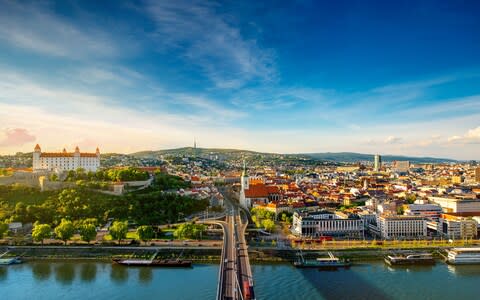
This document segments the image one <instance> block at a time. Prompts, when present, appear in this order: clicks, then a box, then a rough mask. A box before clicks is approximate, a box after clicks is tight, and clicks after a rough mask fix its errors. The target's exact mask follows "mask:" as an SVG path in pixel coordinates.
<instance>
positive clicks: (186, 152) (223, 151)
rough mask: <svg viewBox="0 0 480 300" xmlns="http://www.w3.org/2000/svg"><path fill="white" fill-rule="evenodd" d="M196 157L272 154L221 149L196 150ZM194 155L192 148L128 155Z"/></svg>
mask: <svg viewBox="0 0 480 300" xmlns="http://www.w3.org/2000/svg"><path fill="white" fill-rule="evenodd" d="M195 151H196V154H197V155H205V154H237V155H242V154H249V155H252V154H272V155H274V154H273V153H260V152H255V151H249V150H238V149H221V148H197V149H196V150H195ZM193 153H194V149H193V147H183V148H175V149H164V150H155V151H152V150H150V151H141V152H135V153H131V154H129V155H131V156H135V157H155V156H159V155H169V154H170V155H192V154H193Z"/></svg>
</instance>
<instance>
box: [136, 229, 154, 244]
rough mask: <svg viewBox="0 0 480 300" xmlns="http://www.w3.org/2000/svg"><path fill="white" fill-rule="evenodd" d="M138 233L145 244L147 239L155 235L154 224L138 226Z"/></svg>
mask: <svg viewBox="0 0 480 300" xmlns="http://www.w3.org/2000/svg"><path fill="white" fill-rule="evenodd" d="M137 234H138V237H139V238H140V240H142V241H143V242H144V243H145V244H147V241H149V240H151V239H153V237H154V236H155V232H154V231H153V228H152V226H148V225H142V226H139V227H138V228H137Z"/></svg>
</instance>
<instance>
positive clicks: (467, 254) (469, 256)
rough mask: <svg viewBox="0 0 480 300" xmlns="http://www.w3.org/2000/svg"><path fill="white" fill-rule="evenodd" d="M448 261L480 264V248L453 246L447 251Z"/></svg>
mask: <svg viewBox="0 0 480 300" xmlns="http://www.w3.org/2000/svg"><path fill="white" fill-rule="evenodd" d="M446 261H447V263H449V264H452V265H467V264H480V248H479V247H475V248H452V249H450V250H448V251H447V259H446Z"/></svg>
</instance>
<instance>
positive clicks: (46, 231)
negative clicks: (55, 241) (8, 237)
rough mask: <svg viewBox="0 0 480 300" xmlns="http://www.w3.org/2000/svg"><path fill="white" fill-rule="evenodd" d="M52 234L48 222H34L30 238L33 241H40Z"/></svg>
mask: <svg viewBox="0 0 480 300" xmlns="http://www.w3.org/2000/svg"><path fill="white" fill-rule="evenodd" d="M51 234H52V227H50V225H48V224H39V223H36V224H35V225H34V227H33V231H32V238H33V240H34V241H35V242H42V245H43V241H44V240H45V239H46V238H49V237H50V236H51Z"/></svg>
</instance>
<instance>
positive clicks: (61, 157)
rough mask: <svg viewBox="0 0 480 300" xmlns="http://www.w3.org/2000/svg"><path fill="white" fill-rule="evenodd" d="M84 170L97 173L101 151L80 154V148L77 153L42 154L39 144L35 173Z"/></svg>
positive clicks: (64, 151) (36, 150) (76, 150)
mask: <svg viewBox="0 0 480 300" xmlns="http://www.w3.org/2000/svg"><path fill="white" fill-rule="evenodd" d="M78 168H83V169H85V171H87V172H88V171H92V172H96V171H97V170H98V169H99V168H100V150H99V149H98V147H97V150H96V152H95V153H84V152H80V149H79V148H78V146H77V147H76V148H75V152H67V150H65V148H64V149H63V151H62V152H58V153H56V152H42V149H41V148H40V146H39V145H38V144H37V145H36V146H35V149H34V151H33V171H69V170H76V169H78Z"/></svg>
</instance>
